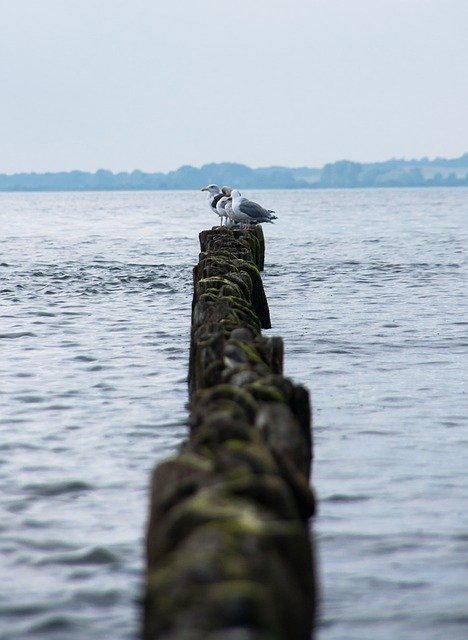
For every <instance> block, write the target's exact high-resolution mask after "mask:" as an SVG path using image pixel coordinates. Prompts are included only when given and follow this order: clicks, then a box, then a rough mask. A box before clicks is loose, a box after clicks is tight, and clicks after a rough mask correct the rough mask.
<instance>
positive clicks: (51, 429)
mask: <svg viewBox="0 0 468 640" xmlns="http://www.w3.org/2000/svg"><path fill="white" fill-rule="evenodd" d="M247 195H249V196H250V197H253V198H254V199H258V200H260V201H261V202H262V203H264V204H265V205H268V207H269V208H272V209H276V212H277V214H278V217H279V219H278V221H277V223H276V224H275V225H268V228H265V235H266V238H267V256H266V268H265V274H264V282H265V287H266V292H267V296H268V299H269V303H270V311H271V317H272V324H273V329H272V330H271V332H266V333H270V334H276V335H281V336H283V337H284V339H285V346H286V355H285V364H286V374H287V375H289V376H290V377H292V378H294V379H295V380H296V381H297V382H301V383H304V384H305V385H306V386H307V387H308V388H309V389H310V391H311V393H312V399H313V405H314V442H315V445H314V446H315V461H314V468H313V485H314V488H315V490H316V493H317V495H318V498H319V514H318V517H317V518H316V520H315V522H314V527H313V528H314V533H315V538H316V541H317V553H318V563H319V571H320V578H321V589H322V620H321V626H320V630H319V633H318V638H319V640H367V639H369V640H396V639H397V640H447V639H450V640H466V638H467V637H468V508H467V506H468V462H467V461H468V428H467V418H466V416H467V414H468V403H467V397H466V388H465V383H466V377H467V358H466V354H467V346H468V308H467V307H468V305H467V295H466V294H467V290H466V283H467V255H466V248H467V236H468V190H466V189H452V190H450V189H444V190H442V189H440V190H438V189H437V190H436V189H427V190H423V189H421V190H364V191H353V190H349V191H340V190H337V191H262V192H253V191H252V192H250V193H248V194H247ZM215 223H216V219H215V217H214V215H213V214H211V213H210V211H209V210H208V208H207V204H206V201H205V197H204V194H201V193H198V192H197V193H195V192H177V193H175V192H174V193H173V192H137V193H79V194H78V193H57V194H42V193H38V194H5V193H4V194H0V302H1V307H0V429H1V436H0V486H1V495H0V584H1V585H2V586H1V587H0V620H1V622H0V639H1V640H20V639H21V640H33V639H35V638H45V639H46V640H89V639H90V638H103V639H107V638H109V639H110V638H112V639H113V640H124V639H129V638H135V635H136V632H137V629H138V625H139V608H138V603H137V601H138V599H139V597H140V595H141V584H142V571H143V545H142V542H143V535H144V527H145V521H146V514H147V507H148V485H149V478H150V472H151V469H152V468H153V467H154V465H155V464H156V463H157V462H158V461H159V460H161V459H162V458H165V457H167V456H169V455H171V454H172V453H173V452H174V451H175V450H176V448H177V446H178V444H179V443H180V442H181V440H182V439H183V438H184V435H185V433H186V428H185V418H186V410H185V406H184V404H185V402H186V397H187V395H186V375H187V359H188V343H189V326H190V304H191V294H192V281H191V278H192V273H191V269H192V266H193V265H194V264H195V263H196V261H197V256H198V238H197V235H198V232H199V231H200V230H201V229H203V228H208V227H210V226H211V225H212V224H215Z"/></svg>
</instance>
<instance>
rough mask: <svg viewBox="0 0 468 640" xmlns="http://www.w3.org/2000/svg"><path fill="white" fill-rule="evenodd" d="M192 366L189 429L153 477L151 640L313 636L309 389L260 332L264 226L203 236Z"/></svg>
mask: <svg viewBox="0 0 468 640" xmlns="http://www.w3.org/2000/svg"><path fill="white" fill-rule="evenodd" d="M200 244H201V253H200V258H199V262H198V265H197V266H196V267H195V268H194V294H193V306H192V328H191V345H190V364H189V397H190V417H189V425H190V433H189V437H188V439H187V441H186V442H185V443H184V444H183V445H182V447H181V449H180V451H179V453H178V454H177V455H176V456H174V457H173V458H171V459H169V460H166V461H165V462H162V463H161V464H159V465H158V466H157V467H156V469H155V471H154V474H153V478H152V491H151V507H150V517H149V523H148V531H147V581H146V594H145V606H144V624H143V633H142V637H143V638H144V640H176V639H177V640H202V639H203V640H206V639H210V640H229V639H233V640H234V639H236V640H237V639H239V640H247V639H252V640H254V639H258V640H260V639H264V640H267V639H275V640H276V639H277V640H283V639H284V640H286V639H287V640H309V638H310V637H311V633H312V630H313V621H314V613H315V602H316V598H315V575H314V559H313V552H312V544H311V537H310V534H309V527H308V521H309V518H310V517H311V516H312V514H313V512H314V497H313V494H312V491H311V489H310V486H309V475H310V467H311V459H312V442H311V413H310V406H309V394H308V392H307V390H306V389H305V388H304V387H302V386H300V385H296V384H294V383H293V382H292V381H291V380H289V379H288V378H285V377H284V376H283V342H282V340H281V338H276V337H274V338H266V337H264V336H262V334H261V329H262V328H269V327H270V326H271V325H270V314H269V310H268V303H267V300H266V297H265V293H264V289H263V283H262V279H261V276H260V269H262V268H263V260H264V257H263V256H264V239H263V233H262V229H261V228H260V227H257V228H255V229H252V230H239V229H235V230H231V229H228V228H225V227H218V228H215V229H212V230H210V231H203V232H202V233H201V234H200Z"/></svg>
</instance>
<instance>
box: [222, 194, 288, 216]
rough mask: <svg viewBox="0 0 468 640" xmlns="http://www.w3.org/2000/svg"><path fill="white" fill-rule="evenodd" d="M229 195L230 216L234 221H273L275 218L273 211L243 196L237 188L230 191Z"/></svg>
mask: <svg viewBox="0 0 468 640" xmlns="http://www.w3.org/2000/svg"><path fill="white" fill-rule="evenodd" d="M231 197H232V214H231V216H230V217H231V218H232V219H233V220H235V221H236V222H241V223H244V224H258V223H260V222H273V220H276V219H277V216H274V215H273V214H274V211H271V210H270V209H264V208H263V207H262V206H261V205H259V204H258V203H257V202H253V201H252V200H248V199H247V198H244V196H241V194H240V191H238V190H237V189H234V191H232V192H231Z"/></svg>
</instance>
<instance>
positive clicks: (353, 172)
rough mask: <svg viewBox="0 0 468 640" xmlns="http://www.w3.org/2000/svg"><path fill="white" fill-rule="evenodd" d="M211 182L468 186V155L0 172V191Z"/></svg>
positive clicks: (241, 185)
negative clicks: (165, 169)
mask: <svg viewBox="0 0 468 640" xmlns="http://www.w3.org/2000/svg"><path fill="white" fill-rule="evenodd" d="M211 182H214V183H216V184H219V185H225V184H226V185H232V186H236V187H238V188H240V189H246V188H249V189H340V188H341V189H342V188H345V189H346V188H360V189H362V188H367V187H374V188H375V187H466V186H468V153H465V154H464V155H462V156H460V157H459V158H451V159H447V158H435V159H433V160H429V159H428V158H421V159H419V160H404V159H392V160H386V161H384V162H374V163H359V162H352V161H350V160H339V161H338V162H334V163H330V164H326V165H324V166H323V167H322V168H320V169H314V168H309V167H299V168H288V167H280V166H277V167H264V168H258V169H252V168H250V167H248V166H246V165H243V164H238V163H233V162H221V163H212V164H205V165H203V166H202V167H200V168H196V167H192V166H189V165H186V166H183V167H180V168H179V169H177V170H176V171H170V172H169V173H145V172H143V171H138V170H135V171H132V172H131V173H128V172H120V173H112V172H111V171H107V170H105V169H99V170H98V171H96V172H95V173H89V172H86V171H63V172H56V173H16V174H11V175H10V174H0V191H137V190H172V189H200V188H201V187H203V186H205V185H206V184H209V183H211Z"/></svg>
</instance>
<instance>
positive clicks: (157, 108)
mask: <svg viewBox="0 0 468 640" xmlns="http://www.w3.org/2000/svg"><path fill="white" fill-rule="evenodd" d="M0 86H1V94H0V172H3V173H13V172H18V171H28V172H29V171H39V172H42V171H60V170H71V169H82V170H88V171H94V170H96V169H98V168H107V169H110V170H113V171H122V170H123V171H132V170H133V169H137V168H138V169H141V170H144V171H169V170H172V169H176V168H178V167H179V166H181V165H184V164H192V165H195V166H200V165H202V164H205V163H208V162H223V161H233V162H241V163H244V164H248V165H250V166H253V167H258V166H271V165H285V166H304V165H306V166H312V167H318V166H322V165H323V164H324V163H326V162H333V161H335V160H339V159H343V158H347V159H351V160H357V161H378V160H384V159H388V158H390V157H406V158H413V157H422V156H429V157H434V156H439V155H440V156H446V157H455V156H458V155H461V154H462V153H464V152H466V151H468V0H0Z"/></svg>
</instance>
